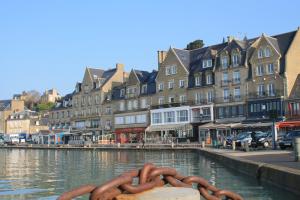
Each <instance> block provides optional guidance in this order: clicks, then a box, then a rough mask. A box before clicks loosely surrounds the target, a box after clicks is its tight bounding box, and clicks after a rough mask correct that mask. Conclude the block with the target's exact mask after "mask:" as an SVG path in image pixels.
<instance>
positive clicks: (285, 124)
mask: <svg viewBox="0 0 300 200" xmlns="http://www.w3.org/2000/svg"><path fill="white" fill-rule="evenodd" d="M276 127H278V128H294V127H300V121H285V122H277V123H276Z"/></svg>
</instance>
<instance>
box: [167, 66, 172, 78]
mask: <svg viewBox="0 0 300 200" xmlns="http://www.w3.org/2000/svg"><path fill="white" fill-rule="evenodd" d="M170 74H171V67H170V66H167V67H166V76H168V75H170Z"/></svg>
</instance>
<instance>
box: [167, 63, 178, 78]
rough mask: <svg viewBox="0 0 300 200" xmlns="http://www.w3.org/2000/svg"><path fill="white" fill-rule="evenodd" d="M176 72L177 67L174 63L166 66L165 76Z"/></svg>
mask: <svg viewBox="0 0 300 200" xmlns="http://www.w3.org/2000/svg"><path fill="white" fill-rule="evenodd" d="M176 73H177V67H176V65H172V66H167V67H166V76H168V75H172V74H176Z"/></svg>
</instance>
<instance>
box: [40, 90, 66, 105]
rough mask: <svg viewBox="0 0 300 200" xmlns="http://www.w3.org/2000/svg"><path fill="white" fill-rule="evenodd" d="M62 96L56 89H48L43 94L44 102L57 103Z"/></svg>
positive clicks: (42, 99)
mask: <svg viewBox="0 0 300 200" xmlns="http://www.w3.org/2000/svg"><path fill="white" fill-rule="evenodd" d="M60 98H61V96H60V94H59V93H58V91H57V90H56V89H50V90H46V91H45V92H44V94H43V95H42V96H41V102H42V103H48V102H52V103H55V102H56V101H57V100H59V99H60Z"/></svg>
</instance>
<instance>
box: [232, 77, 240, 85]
mask: <svg viewBox="0 0 300 200" xmlns="http://www.w3.org/2000/svg"><path fill="white" fill-rule="evenodd" d="M238 84H241V79H240V78H234V79H232V85H238Z"/></svg>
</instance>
